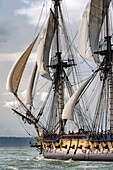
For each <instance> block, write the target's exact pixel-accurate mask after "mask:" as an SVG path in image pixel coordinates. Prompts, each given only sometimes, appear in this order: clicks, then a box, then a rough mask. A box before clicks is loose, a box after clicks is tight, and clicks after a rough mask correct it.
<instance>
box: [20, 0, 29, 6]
mask: <svg viewBox="0 0 113 170" xmlns="http://www.w3.org/2000/svg"><path fill="white" fill-rule="evenodd" d="M21 2H23V3H24V4H27V5H29V4H30V2H29V1H28V0H21Z"/></svg>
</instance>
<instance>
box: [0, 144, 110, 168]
mask: <svg viewBox="0 0 113 170" xmlns="http://www.w3.org/2000/svg"><path fill="white" fill-rule="evenodd" d="M92 169H93V170H113V163H112V162H81V161H72V160H69V161H58V160H47V159H44V158H43V157H42V156H41V155H39V154H38V152H37V151H36V149H35V148H30V147H7V148H6V147H4V148H2V147H1V148H0V170H92Z"/></svg>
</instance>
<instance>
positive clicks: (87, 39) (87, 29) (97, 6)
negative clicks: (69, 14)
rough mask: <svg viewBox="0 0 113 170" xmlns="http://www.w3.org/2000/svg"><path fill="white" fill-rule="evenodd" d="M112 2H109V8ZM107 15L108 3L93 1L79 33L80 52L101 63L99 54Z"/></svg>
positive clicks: (84, 14)
mask: <svg viewBox="0 0 113 170" xmlns="http://www.w3.org/2000/svg"><path fill="white" fill-rule="evenodd" d="M110 2H111V0H108V6H109V5H110ZM105 15H106V1H103V0H102V1H101V0H96V1H95V0H91V2H90V3H88V5H87V6H86V9H85V11H84V13H83V16H82V21H81V25H80V29H79V33H78V51H79V53H80V55H81V56H82V57H84V58H86V59H88V60H91V61H95V62H96V63H99V57H98V55H97V54H93V53H94V52H96V51H97V50H98V42H99V36H100V31H101V27H102V24H103V22H104V18H105Z"/></svg>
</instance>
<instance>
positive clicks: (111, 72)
mask: <svg viewBox="0 0 113 170" xmlns="http://www.w3.org/2000/svg"><path fill="white" fill-rule="evenodd" d="M109 34H110V33H109V10H108V0H106V37H105V39H106V40H107V56H106V60H107V69H108V86H109V111H110V131H111V132H113V69H112V67H113V65H112V61H113V58H112V49H111V36H110V35H109ZM106 121H107V120H106Z"/></svg>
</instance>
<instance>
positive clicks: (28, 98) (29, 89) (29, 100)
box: [25, 63, 37, 106]
mask: <svg viewBox="0 0 113 170" xmlns="http://www.w3.org/2000/svg"><path fill="white" fill-rule="evenodd" d="M36 72H37V63H35V66H34V68H33V71H32V73H31V76H30V79H29V82H28V87H27V90H26V95H25V96H26V97H25V103H26V104H28V105H30V106H32V99H33V97H32V91H33V85H34V81H35V76H36Z"/></svg>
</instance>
